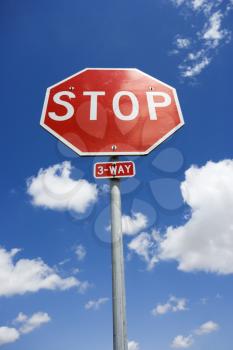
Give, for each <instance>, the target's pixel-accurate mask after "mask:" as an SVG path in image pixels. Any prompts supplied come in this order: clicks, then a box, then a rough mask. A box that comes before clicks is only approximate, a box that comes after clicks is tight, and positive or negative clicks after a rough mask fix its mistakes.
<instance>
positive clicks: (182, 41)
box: [175, 37, 190, 49]
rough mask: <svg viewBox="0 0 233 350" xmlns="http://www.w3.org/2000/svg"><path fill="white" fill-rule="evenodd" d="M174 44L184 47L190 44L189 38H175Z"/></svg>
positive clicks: (180, 47) (179, 47)
mask: <svg viewBox="0 0 233 350" xmlns="http://www.w3.org/2000/svg"><path fill="white" fill-rule="evenodd" d="M175 44H176V46H177V48H178V49H186V48H188V47H189V46H190V40H189V39H187V38H183V37H178V38H176V41H175Z"/></svg>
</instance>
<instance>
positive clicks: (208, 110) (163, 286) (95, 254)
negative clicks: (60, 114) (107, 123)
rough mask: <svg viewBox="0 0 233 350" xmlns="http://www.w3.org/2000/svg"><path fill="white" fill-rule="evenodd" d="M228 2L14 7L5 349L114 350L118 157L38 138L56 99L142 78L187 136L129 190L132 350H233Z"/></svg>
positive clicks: (0, 261) (141, 164)
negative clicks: (102, 70)
mask: <svg viewBox="0 0 233 350" xmlns="http://www.w3.org/2000/svg"><path fill="white" fill-rule="evenodd" d="M232 15H233V1H232V0H215V1H211V0H147V1H144V2H142V1H139V0H134V1H132V0H124V1H123V0H118V1H115V2H113V1H107V0H100V1H98V2H97V1H89V2H83V1H76V0H69V1H62V0H50V1H47V0H40V1H38V2H36V1H33V0H22V1H16V0H2V1H1V4H0V16H1V25H0V27H1V31H0V33H1V34H0V35H1V44H2V45H1V56H0V60H1V66H2V73H1V81H2V89H1V112H2V113H1V114H2V117H1V123H2V128H1V130H2V133H1V140H0V142H1V150H2V151H1V155H2V156H1V164H2V166H1V182H0V186H1V187H0V188H1V192H0V193H1V196H0V201H1V211H0V220H1V236H0V347H2V349H9V350H16V349H17V350H25V349H33V350H41V349H44V350H51V349H56V350H64V349H69V350H73V349H80V350H85V349H87V350H89V349H95V350H109V349H111V347H112V318H111V317H112V316H111V255H110V254H111V251H110V218H109V187H108V181H105V180H101V181H96V180H95V179H94V178H93V175H92V173H93V164H94V163H95V162H96V161H97V160H100V159H101V160H103V159H104V160H105V159H107V158H95V159H94V158H93V157H92V158H84V157H79V156H77V155H75V154H74V153H73V152H72V151H70V150H69V149H67V148H66V147H65V146H63V145H62V144H61V143H59V142H58V141H56V140H55V139H54V138H53V137H52V136H50V135H49V134H48V133H47V132H46V131H45V130H43V129H42V128H41V127H40V126H39V120H40V115H41V110H42V105H43V100H44V94H45V90H46V88H47V87H48V86H50V85H53V84H55V83H56V82H58V81H60V80H63V79H64V78H66V77H67V76H70V75H72V74H74V73H75V72H77V71H79V70H81V69H84V68H86V67H137V68H139V69H141V70H143V71H145V72H146V73H148V74H150V75H152V76H155V77H156V78H158V79H160V80H162V81H164V82H166V83H168V84H170V85H172V86H174V87H176V89H177V92H178V95H179V99H180V104H181V107H182V110H183V115H184V119H185V122H186V124H185V126H184V127H183V128H182V129H181V130H179V131H178V132H177V133H176V134H175V135H174V136H173V137H170V138H169V139H168V140H167V141H166V142H164V143H163V144H162V145H161V146H160V147H159V148H157V149H156V150H154V151H153V152H152V153H151V154H150V155H148V156H146V157H131V158H130V159H133V160H134V161H135V163H136V170H137V175H136V177H135V178H131V179H128V180H124V181H122V184H121V188H122V200H123V217H122V227H123V232H124V250H125V267H126V290H127V319H128V339H129V350H154V349H162V350H169V349H187V348H190V349H193V350H195V349H196V350H198V349H202V350H206V349H209V348H211V350H219V349H221V350H231V345H230V344H231V343H232V341H233V338H232V327H233V318H232V308H233V300H232V292H233V287H232V278H233V276H232V275H233V215H232V214H233V186H232V184H233V153H232V149H233V147H232V146H233V141H232V128H233V121H232V115H231V114H232V109H233V104H232V88H233V84H232V78H233V76H232V60H233V57H232V52H233V51H232V35H233V28H232V23H233V21H232Z"/></svg>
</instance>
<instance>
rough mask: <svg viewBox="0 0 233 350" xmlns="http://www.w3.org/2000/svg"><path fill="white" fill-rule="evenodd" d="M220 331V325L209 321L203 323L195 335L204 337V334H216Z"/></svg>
mask: <svg viewBox="0 0 233 350" xmlns="http://www.w3.org/2000/svg"><path fill="white" fill-rule="evenodd" d="M218 329H219V325H218V324H217V323H215V322H213V321H208V322H206V323H203V324H202V325H201V326H200V327H199V328H198V329H197V330H196V331H195V333H196V334H197V335H203V334H209V333H213V332H216V331H217V330H218Z"/></svg>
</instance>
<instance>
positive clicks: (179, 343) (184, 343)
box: [171, 335, 194, 349]
mask: <svg viewBox="0 0 233 350" xmlns="http://www.w3.org/2000/svg"><path fill="white" fill-rule="evenodd" d="M193 343H194V340H193V336H192V335H189V336H187V337H184V336H183V335H177V336H176V337H175V338H174V339H173V341H172V344H171V347H172V348H175V349H187V348H190V346H192V345H193Z"/></svg>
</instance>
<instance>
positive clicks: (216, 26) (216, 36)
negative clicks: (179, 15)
mask: <svg viewBox="0 0 233 350" xmlns="http://www.w3.org/2000/svg"><path fill="white" fill-rule="evenodd" d="M223 18H224V16H223V14H222V13H221V12H220V11H217V12H214V13H213V14H212V16H211V17H210V18H209V22H208V23H207V24H206V26H205V27H204V30H203V33H202V37H203V39H204V40H206V41H207V44H208V45H209V46H210V47H212V48H215V47H217V46H218V45H219V43H220V41H221V40H223V39H225V38H227V37H228V38H229V36H230V32H229V31H228V30H226V29H222V28H221V27H222V21H223Z"/></svg>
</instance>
